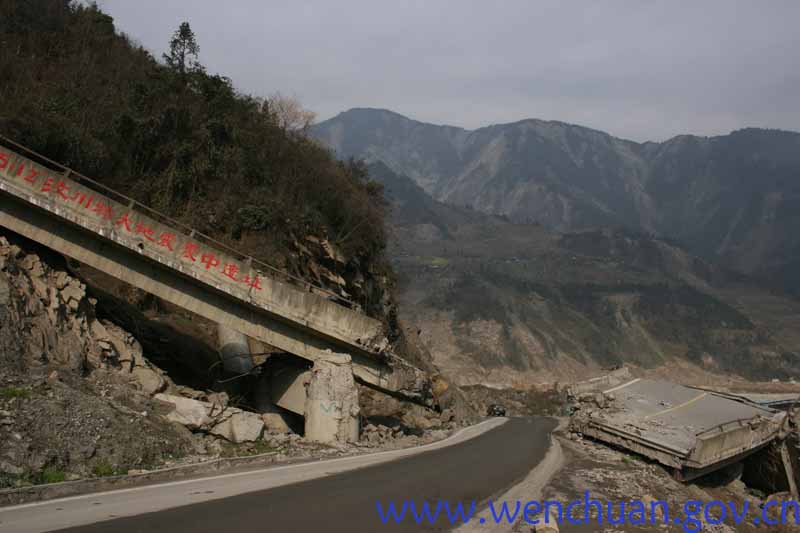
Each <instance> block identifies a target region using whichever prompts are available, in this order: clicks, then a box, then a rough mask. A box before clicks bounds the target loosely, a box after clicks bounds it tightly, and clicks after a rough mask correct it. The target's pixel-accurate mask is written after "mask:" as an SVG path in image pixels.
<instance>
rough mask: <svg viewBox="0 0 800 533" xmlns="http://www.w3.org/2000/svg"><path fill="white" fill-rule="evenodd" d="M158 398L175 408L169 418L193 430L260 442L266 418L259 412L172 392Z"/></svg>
mask: <svg viewBox="0 0 800 533" xmlns="http://www.w3.org/2000/svg"><path fill="white" fill-rule="evenodd" d="M154 399H155V400H159V401H161V402H164V403H166V404H169V406H170V407H171V410H170V412H169V413H168V414H167V420H170V421H172V422H176V423H178V424H181V425H183V426H185V427H187V428H188V429H190V430H192V431H206V432H209V433H211V434H212V435H217V436H218V437H222V438H224V439H225V440H227V441H230V442H233V443H237V444H239V443H242V442H253V441H256V440H258V439H259V438H260V437H261V434H262V433H263V432H264V421H263V420H262V419H261V415H259V414H256V413H250V412H247V411H243V410H241V409H237V408H236V407H222V406H220V405H219V404H214V403H210V402H201V401H199V400H192V399H190V398H184V397H182V396H175V395H172V394H156V395H155V396H154Z"/></svg>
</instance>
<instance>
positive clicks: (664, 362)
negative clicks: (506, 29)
mask: <svg viewBox="0 0 800 533" xmlns="http://www.w3.org/2000/svg"><path fill="white" fill-rule="evenodd" d="M369 171H370V176H371V177H372V178H373V179H375V180H377V181H379V182H381V183H382V184H383V185H384V188H385V194H386V197H387V198H388V199H389V201H390V203H391V211H390V213H391V216H390V227H391V232H390V233H391V238H390V246H389V252H390V255H391V257H392V263H393V266H394V269H395V271H396V272H397V273H398V276H399V288H400V290H399V300H400V306H399V310H400V315H401V318H403V319H404V320H406V321H407V322H409V323H411V324H412V325H413V326H414V328H415V329H416V331H417V332H418V336H419V338H420V340H421V341H422V343H423V344H424V345H425V346H426V347H427V348H428V349H429V351H430V352H431V354H432V356H433V360H434V363H435V364H436V365H437V366H438V367H439V368H441V369H442V370H443V372H444V373H445V374H446V375H448V376H451V377H452V378H453V379H455V380H457V381H458V382H459V383H460V384H462V385H471V384H492V385H497V386H516V385H530V384H531V383H541V382H543V381H551V382H552V381H564V380H574V379H576V378H580V377H582V376H585V375H587V374H589V373H593V372H597V371H599V370H600V369H601V368H604V367H610V366H615V365H619V364H623V363H634V364H637V365H640V366H642V367H645V368H655V367H674V368H689V369H691V370H690V372H692V373H693V374H697V373H698V372H699V373H702V371H703V370H705V371H709V372H712V373H717V374H719V373H725V374H737V375H741V376H745V377H748V378H756V379H772V378H775V377H778V378H785V377H789V376H792V375H794V374H795V373H796V371H797V369H798V368H800V335H798V334H797V332H798V331H800V328H798V326H800V302H797V301H795V300H792V299H790V298H787V297H785V296H781V295H780V294H774V293H772V292H771V291H770V290H768V289H767V288H765V287H764V286H763V285H761V284H759V283H758V282H757V281H756V280H753V279H752V278H750V277H748V276H746V275H743V274H739V273H737V272H734V271H731V270H727V269H724V268H721V267H719V266H716V265H714V264H711V263H709V262H707V261H705V260H703V259H700V258H698V257H696V256H694V255H692V254H691V253H689V252H687V251H686V250H685V249H683V248H681V247H680V246H677V245H676V244H674V243H669V242H665V241H662V240H660V239H657V238H654V237H653V236H652V235H648V234H642V233H637V232H634V231H632V230H620V229H617V230H611V229H603V230H584V231H577V232H567V233H559V232H555V231H553V230H551V229H549V228H546V227H544V226H542V225H540V224H519V223H513V222H511V221H509V220H508V219H507V218H505V217H500V216H493V215H488V214H485V213H482V212H480V211H477V210H474V209H470V208H464V207H459V206H452V205H447V204H443V203H441V202H438V201H435V200H433V199H432V198H431V197H430V196H429V195H428V194H427V193H426V192H425V191H424V190H423V189H422V188H421V187H420V186H419V185H417V184H416V183H415V182H414V181H413V180H411V179H410V178H408V177H406V176H402V175H399V174H397V173H396V172H394V171H392V170H391V169H390V168H389V167H388V166H387V165H385V164H384V163H382V162H377V163H373V164H371V165H370V166H369Z"/></svg>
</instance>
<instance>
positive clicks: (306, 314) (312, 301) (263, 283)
mask: <svg viewBox="0 0 800 533" xmlns="http://www.w3.org/2000/svg"><path fill="white" fill-rule="evenodd" d="M6 145H8V146H15V148H16V149H11V148H9V147H7V146H6ZM20 152H25V153H27V154H28V155H29V156H30V157H26V156H23V155H21V153H20ZM32 158H35V159H36V161H34V159H32ZM0 226H3V227H5V228H7V229H9V230H11V231H13V232H15V233H17V234H19V235H22V236H24V237H26V238H28V239H30V240H32V241H35V242H38V243H40V244H42V245H44V246H46V247H48V248H51V249H53V250H55V251H57V252H59V253H61V254H63V255H65V256H67V257H70V258H72V259H74V260H77V261H79V262H81V263H84V264H86V265H89V266H91V267H93V268H95V269H97V270H99V271H101V272H104V273H105V274H108V275H110V276H112V277H114V278H117V279H119V280H121V281H124V282H126V283H128V284H130V285H132V286H134V287H136V288H138V289H142V290H144V291H146V292H148V293H151V294H153V295H155V296H157V297H159V298H161V299H163V300H165V301H167V302H170V303H172V304H174V305H177V306H179V307H182V308H184V309H187V310H189V311H191V312H193V313H195V314H197V315H200V316H202V317H204V318H207V319H209V320H212V321H214V322H216V323H218V324H219V325H220V331H221V333H224V335H221V337H225V338H228V339H232V342H234V343H235V341H236V336H237V335H239V336H240V337H241V338H245V336H246V337H250V338H252V339H256V340H258V341H261V342H262V343H264V344H267V345H269V346H272V347H275V348H277V349H278V350H282V351H284V352H287V353H289V354H293V355H295V356H298V357H300V358H303V359H306V360H308V361H311V362H317V361H327V360H330V358H331V354H332V353H333V354H345V355H348V356H349V357H350V359H351V360H352V367H353V374H354V375H355V377H356V378H357V379H358V380H359V381H361V382H362V383H364V384H366V385H368V386H371V387H373V388H376V389H378V390H382V391H384V392H388V393H390V394H393V395H398V396H402V397H405V398H407V399H411V400H414V401H417V402H420V403H425V402H427V401H429V390H430V387H429V383H428V381H427V378H426V376H425V374H424V373H423V372H422V371H421V370H419V369H417V368H415V367H413V366H411V365H409V364H407V363H405V362H404V361H402V360H401V359H399V358H398V357H397V356H395V355H393V354H392V353H391V351H390V350H389V342H388V340H387V338H386V334H385V331H384V326H383V324H382V323H381V322H380V321H378V320H376V319H374V318H371V317H368V316H366V315H365V314H364V313H362V312H360V311H359V310H358V308H357V306H355V305H353V304H352V302H348V301H347V300H345V299H344V298H342V297H341V296H339V295H337V294H335V293H332V292H330V291H327V290H326V289H324V288H321V287H317V286H314V285H312V284H310V283H308V282H306V281H303V280H301V279H298V278H295V277H293V276H291V275H289V274H287V273H285V272H282V271H280V270H277V269H275V268H273V267H271V266H269V265H267V264H265V263H262V262H259V261H257V260H255V259H254V258H252V257H250V256H247V255H244V254H241V253H239V252H237V251H235V250H233V249H231V248H228V247H226V246H225V245H224V244H222V243H219V242H217V241H215V240H214V239H212V238H210V237H207V236H205V235H202V234H201V233H199V232H196V231H194V230H192V229H191V228H187V227H185V226H183V225H182V224H180V223H179V222H177V221H175V220H172V219H170V218H169V217H166V216H165V215H162V214H160V213H158V212H156V211H154V210H152V209H150V208H148V207H146V206H144V205H142V204H140V203H138V202H136V201H135V200H133V199H131V198H129V197H127V196H125V195H123V194H120V193H118V192H116V191H114V190H112V189H109V188H108V187H105V186H104V185H102V184H100V183H98V182H95V181H93V180H91V179H89V178H87V177H85V176H82V175H80V174H78V173H76V172H74V171H72V170H70V169H68V168H66V167H63V166H61V165H59V164H57V163H55V162H53V161H51V160H49V159H47V158H45V157H43V156H40V155H38V154H35V153H34V152H32V151H30V150H27V149H26V148H24V147H22V146H21V145H18V144H16V143H13V141H10V140H9V139H5V141H3V142H2V143H0ZM245 345H246V343H245ZM305 374H306V373H305V372H300V371H298V372H296V373H295V374H294V375H293V376H291V378H290V379H287V378H286V374H285V373H284V375H283V377H282V380H281V382H280V383H275V387H276V388H282V390H277V391H273V394H272V395H273V397H275V398H276V399H277V403H278V405H280V406H281V407H284V408H286V409H288V410H290V411H294V412H296V413H298V414H304V412H303V409H304V407H303V405H302V402H303V401H304V399H305V397H304V396H303V395H302V394H298V393H297V391H298V390H301V385H302V383H303V380H305V379H307V376H306V375H305ZM281 402H282V403H281Z"/></svg>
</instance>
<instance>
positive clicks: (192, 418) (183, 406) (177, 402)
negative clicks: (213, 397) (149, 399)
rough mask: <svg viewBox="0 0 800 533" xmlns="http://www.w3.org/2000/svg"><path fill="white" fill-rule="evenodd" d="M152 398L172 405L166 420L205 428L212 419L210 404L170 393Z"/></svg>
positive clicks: (188, 426)
mask: <svg viewBox="0 0 800 533" xmlns="http://www.w3.org/2000/svg"><path fill="white" fill-rule="evenodd" d="M153 398H155V399H156V400H159V401H161V402H165V403H167V404H170V405H171V406H172V411H170V413H169V414H168V415H167V420H169V421H171V422H177V423H178V424H181V425H183V426H186V427H187V428H189V429H192V430H198V429H207V428H208V427H209V426H210V425H211V424H212V423H213V419H212V418H211V417H210V416H209V411H210V408H211V405H210V404H206V403H204V402H200V401H197V400H190V399H189V398H184V397H183V396H173V395H172V394H156V395H155V396H154V397H153Z"/></svg>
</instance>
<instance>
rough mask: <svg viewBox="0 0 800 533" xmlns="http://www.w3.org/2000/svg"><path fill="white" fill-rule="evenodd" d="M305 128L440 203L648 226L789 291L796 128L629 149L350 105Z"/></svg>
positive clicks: (580, 225) (585, 222) (529, 216)
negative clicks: (386, 169)
mask: <svg viewBox="0 0 800 533" xmlns="http://www.w3.org/2000/svg"><path fill="white" fill-rule="evenodd" d="M315 135H317V137H318V138H319V139H321V140H322V141H323V142H324V143H326V144H328V145H329V146H331V147H332V148H333V149H334V150H335V151H336V152H337V154H339V155H340V156H342V157H361V158H365V159H367V160H368V161H381V162H383V163H384V164H386V165H387V166H388V167H389V168H390V169H392V170H393V171H395V172H397V173H399V174H402V175H406V176H408V177H410V178H412V179H413V180H414V181H415V182H416V183H417V184H418V185H420V186H421V187H422V188H423V189H424V190H425V191H426V192H428V193H429V194H430V195H432V196H433V197H434V198H435V199H437V200H440V201H443V202H445V203H449V204H453V205H457V206H470V207H473V208H475V209H477V210H480V211H483V212H485V213H490V214H496V215H504V216H508V217H510V218H511V219H512V220H514V221H517V222H537V223H541V224H543V225H545V226H547V227H549V228H552V229H556V230H560V231H574V230H582V229H586V228H590V227H598V226H613V227H624V228H628V229H634V230H636V231H641V232H645V233H651V232H652V233H656V234H658V235H659V236H661V237H665V238H671V239H676V240H678V241H680V242H681V243H683V244H685V245H686V246H688V247H689V249H690V250H691V251H692V252H693V253H696V254H698V255H701V256H703V257H705V258H707V259H711V260H720V261H723V262H725V263H726V264H730V265H732V266H734V267H735V268H736V269H738V270H740V271H741V272H745V273H749V274H760V275H765V276H768V277H770V278H772V279H777V280H779V281H780V282H781V283H782V284H784V285H785V286H787V287H789V288H791V289H793V290H795V291H800V285H798V275H797V273H796V272H797V269H796V268H795V267H796V266H797V264H798V260H799V259H798V258H800V240H798V239H800V236H798V235H797V232H795V231H793V228H796V227H798V225H800V180H798V176H800V134H798V133H792V132H782V131H770V130H757V129H749V130H742V131H737V132H734V133H732V134H730V135H725V136H720V137H711V138H706V137H695V136H690V135H686V136H680V137H676V138H674V139H672V140H669V141H667V142H664V143H644V144H640V143H635V142H630V141H625V140H622V139H617V138H615V137H612V136H611V135H608V134H606V133H603V132H600V131H596V130H591V129H588V128H583V127H580V126H574V125H570V124H564V123H561V122H549V121H541V120H523V121H520V122H515V123H512V124H502V125H495V126H489V127H485V128H480V129H477V130H474V131H467V130H462V129H458V128H452V127H448V126H435V125H432V124H425V123H420V122H416V121H413V120H410V119H407V118H405V117H403V116H401V115H397V114H396V113H392V112H389V111H385V110H376V109H354V110H351V111H348V112H345V113H342V114H340V115H338V116H337V117H335V118H333V119H330V120H328V121H326V122H323V123H321V124H320V125H319V126H317V127H316V129H315Z"/></svg>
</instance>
